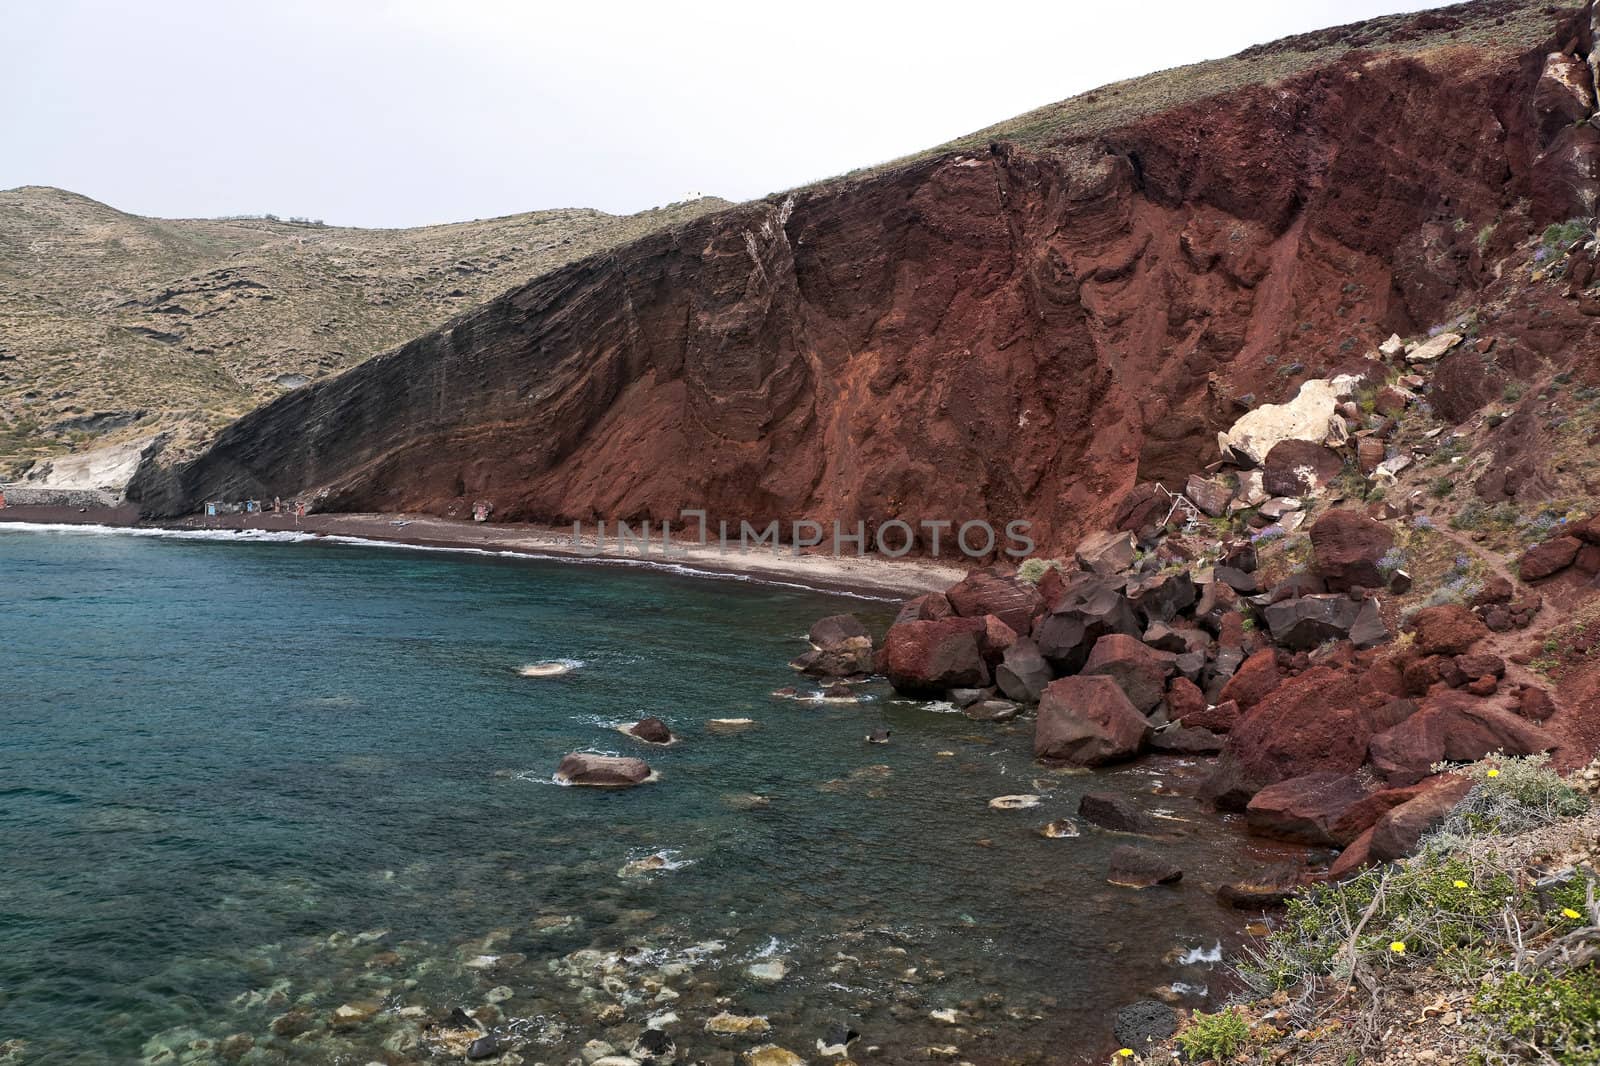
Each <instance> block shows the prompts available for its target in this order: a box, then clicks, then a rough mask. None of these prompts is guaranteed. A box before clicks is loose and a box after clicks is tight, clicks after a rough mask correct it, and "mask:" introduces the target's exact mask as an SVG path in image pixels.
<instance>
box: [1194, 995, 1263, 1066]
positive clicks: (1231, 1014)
mask: <svg viewBox="0 0 1600 1066" xmlns="http://www.w3.org/2000/svg"><path fill="white" fill-rule="evenodd" d="M1249 1042H1250V1025H1249V1023H1248V1022H1246V1021H1245V1020H1244V1015H1242V1014H1240V1013H1239V1011H1238V1010H1237V1009H1236V1008H1233V1007H1229V1008H1228V1009H1227V1010H1223V1011H1218V1012H1217V1013H1216V1014H1203V1013H1201V1012H1200V1011H1195V1012H1194V1017H1193V1019H1192V1020H1191V1021H1190V1022H1189V1026H1188V1028H1186V1029H1184V1031H1183V1032H1181V1033H1179V1034H1178V1046H1179V1047H1181V1048H1183V1053H1184V1054H1185V1055H1186V1056H1188V1057H1189V1059H1190V1060H1192V1061H1194V1062H1202V1061H1204V1060H1206V1059H1215V1060H1216V1061H1218V1062H1228V1061H1229V1060H1231V1059H1233V1058H1234V1057H1235V1056H1237V1055H1238V1054H1239V1053H1240V1052H1241V1051H1243V1050H1244V1049H1245V1046H1246V1045H1247V1044H1249Z"/></svg>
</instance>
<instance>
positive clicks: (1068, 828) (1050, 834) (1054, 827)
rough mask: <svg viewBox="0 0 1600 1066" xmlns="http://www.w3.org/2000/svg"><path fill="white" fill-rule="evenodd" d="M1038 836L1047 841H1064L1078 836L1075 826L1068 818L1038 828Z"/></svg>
mask: <svg viewBox="0 0 1600 1066" xmlns="http://www.w3.org/2000/svg"><path fill="white" fill-rule="evenodd" d="M1039 835H1040V836H1042V837H1045V838H1047V839H1049V840H1066V839H1069V838H1071V837H1075V836H1078V835H1079V833H1078V827H1077V825H1076V824H1075V823H1074V822H1073V821H1072V820H1071V819H1069V818H1057V819H1056V820H1055V821H1053V822H1046V823H1045V824H1044V825H1041V826H1040V827H1039Z"/></svg>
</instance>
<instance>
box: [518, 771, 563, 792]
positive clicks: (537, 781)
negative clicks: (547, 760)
mask: <svg viewBox="0 0 1600 1066" xmlns="http://www.w3.org/2000/svg"><path fill="white" fill-rule="evenodd" d="M511 780H513V781H526V782H527V783H529V784H531V785H560V786H561V787H562V788H565V787H567V782H565V781H557V780H556V779H555V775H554V774H552V773H551V772H550V771H549V770H518V771H516V772H515V773H513V774H511Z"/></svg>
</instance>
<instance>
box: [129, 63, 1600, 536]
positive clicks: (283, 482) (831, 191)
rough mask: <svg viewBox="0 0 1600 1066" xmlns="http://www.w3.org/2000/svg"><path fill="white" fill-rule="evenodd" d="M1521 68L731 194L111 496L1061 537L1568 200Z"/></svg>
mask: <svg viewBox="0 0 1600 1066" xmlns="http://www.w3.org/2000/svg"><path fill="white" fill-rule="evenodd" d="M1570 43H1572V44H1574V45H1575V46H1577V47H1580V48H1581V47H1582V42H1581V41H1578V40H1576V39H1574V41H1572V42H1570ZM1544 52H1545V50H1543V49H1541V50H1538V51H1537V52H1534V53H1527V54H1499V53H1495V52H1492V51H1485V50H1480V49H1476V48H1473V47H1469V46H1466V45H1460V46H1454V47H1450V48H1445V49H1437V50H1434V51H1432V52H1429V53H1427V54H1425V55H1424V56H1423V57H1421V58H1405V57H1385V56H1382V55H1373V54H1362V53H1350V54H1349V55H1347V56H1346V58H1345V59H1343V60H1341V61H1339V62H1337V63H1335V64H1333V65H1330V66H1326V67H1322V68H1318V69H1315V70H1312V71H1309V72H1307V73H1304V74H1301V75H1298V76H1296V77H1294V78H1292V79H1290V80H1288V81H1285V82H1282V83H1279V84H1274V85H1261V86H1255V87H1251V88H1248V89H1245V90H1242V91H1239V92H1235V93H1232V94H1229V95H1227V96H1224V97H1219V98H1213V99H1211V100H1208V101H1205V102H1203V103H1200V104H1194V105H1190V106H1185V107H1181V108H1175V109H1172V110H1169V111H1166V112H1162V113H1159V114H1157V115H1155V116H1153V117H1150V118H1147V119H1143V120H1140V121H1137V122H1134V123H1132V124H1130V125H1127V126H1125V127H1123V128H1120V129H1116V130H1114V131H1112V132H1110V133H1107V134H1104V135H1101V136H1097V137H1093V138H1086V139H1079V140H1076V141H1071V140H1069V141H1066V142H1063V143H1061V144H1058V145H1055V146H1052V147H1050V148H1048V149H1045V150H1036V149H1032V150H1025V149H1022V148H1018V147H1015V146H1011V145H1007V144H996V145H993V146H991V148H990V150H989V151H988V152H984V153H979V154H965V155H961V154H953V155H947V156H944V157H940V158H936V159H931V160H928V161H924V162H919V163H916V164H913V165H909V166H906V167H904V168H902V169H898V170H893V171H890V172H888V173H884V174H881V175H879V176H875V177H871V178H868V179H863V180H860V181H856V182H853V183H842V184H835V185H831V186H826V187H820V188H816V189H812V190H805V191H800V192H798V193H795V194H794V195H793V196H792V197H787V198H783V199H782V200H780V201H776V202H769V203H759V204H754V205H746V206H743V207H740V208H736V209H733V210H730V211H727V212H724V213H722V214H719V215H715V216H711V217H708V218H706V219H702V220H699V221H697V222H695V223H691V224H690V225H688V226H685V227H683V228H681V229H678V230H674V231H670V232H664V233H658V234H655V235H652V236H650V237H648V238H646V239H644V240H641V241H639V242H637V243H635V244H633V245H630V246H628V247H625V248H622V249H619V250H618V251H616V252H614V253H611V254H607V255H604V256H601V257H597V258H594V259H590V260H586V261H583V262H580V263H577V264H573V265H571V266H569V267H567V268H565V269H562V270H560V271H557V272H556V273H554V274H550V275H547V276H545V277H541V278H538V279H536V280H534V281H532V282H530V283H529V284H528V285H526V286H524V287H523V288H521V289H518V290H515V291H513V292H510V293H508V294H506V295H505V296H503V297H501V298H499V299H497V300H495V301H493V302H491V303H489V304H486V305H484V306H483V307H481V308H479V309H477V310H475V311H473V312H471V313H469V314H467V315H465V316H463V317H462V318H460V319H458V320H457V321H455V322H454V323H452V324H451V325H450V326H449V327H447V328H445V329H442V330H440V331H438V332H436V333H433V334H429V335H427V336H424V337H421V338H419V339H418V340H416V341H413V342H412V343H410V344H407V345H405V346H404V347H402V348H400V349H398V350H396V351H393V352H390V353H388V354H385V355H383V356H380V357H378V358H376V359H374V360H372V361H371V362H369V363H366V364H364V365H362V366H360V367H358V368H356V369H354V370H352V371H350V372H349V373H347V374H345V375H343V376H341V377H339V378H337V379H334V380H331V381H328V382H324V383H320V384H317V385H314V386H311V387H309V388H307V389H303V390H300V391H298V392H296V393H293V394H291V395H289V396H286V397H284V398H282V399H281V400H279V401H277V402H276V403H274V404H272V405H270V406H268V407H266V408H264V409H262V410H260V411H257V412H255V413H253V414H251V415H249V416H248V417H246V418H245V419H243V420H241V421H240V422H239V423H236V424H235V425H234V426H232V427H230V428H229V429H228V430H226V431H225V432H224V433H223V434H222V435H221V437H220V438H219V439H218V441H217V442H216V444H215V446H214V447H213V448H212V449H211V450H210V451H209V452H208V453H206V454H205V455H203V456H201V457H200V458H198V459H197V460H195V461H194V462H192V463H189V464H186V465H184V466H180V467H177V468H175V469H159V468H156V467H150V468H148V469H146V470H145V471H143V472H142V473H141V475H140V477H139V478H138V479H137V480H136V482H135V485H134V487H133V490H132V491H133V494H134V495H135V496H136V497H137V498H139V499H140V500H141V501H142V504H143V506H144V509H145V510H146V511H147V512H148V513H151V514H157V515H162V514H175V513H182V512H188V511H192V510H194V509H196V508H197V507H198V505H199V503H200V501H202V500H204V499H206V498H209V497H216V496H222V497H229V498H233V497H241V496H245V495H256V496H268V497H270V496H273V495H280V496H285V497H288V496H292V495H296V494H298V493H301V492H304V491H308V490H316V489H322V490H326V497H325V499H324V500H323V501H322V502H321V504H320V505H319V506H320V507H321V509H325V510H328V509H336V510H377V511H399V510H408V511H430V512H437V513H457V514H465V513H466V510H467V506H468V505H469V503H470V501H471V500H473V499H478V498H486V499H490V500H492V501H494V503H495V517H496V519H522V520H559V521H567V520H571V519H578V518H581V519H584V520H593V519H595V518H601V517H603V518H607V519H619V518H620V519H638V518H644V517H653V518H656V519H660V518H674V517H675V516H676V515H677V513H678V511H679V510H680V509H681V508H685V507H691V508H704V509H706V510H708V511H710V512H711V513H712V515H713V516H714V517H715V516H724V517H728V518H731V519H735V520H737V519H740V518H748V519H751V520H752V521H754V520H758V519H759V520H763V521H764V520H765V519H767V518H771V517H782V518H793V517H801V516H807V517H813V518H817V519H820V520H822V521H825V522H826V521H829V520H833V519H838V520H840V521H842V522H844V523H846V524H847V525H853V524H854V522H855V521H857V520H864V521H866V522H867V523H868V524H869V526H871V525H873V524H875V523H876V522H877V521H880V520H884V519H888V518H893V517H899V518H904V519H907V520H909V521H912V522H916V521H917V520H919V519H922V518H948V519H954V520H958V521H959V520H964V519H971V518H986V519H988V520H990V521H991V522H992V523H994V524H995V525H996V526H997V527H998V526H1000V525H1003V524H1004V523H1005V522H1007V521H1010V520H1012V519H1018V518H1020V519H1027V520H1030V521H1031V522H1032V523H1033V526H1034V535H1035V538H1036V539H1037V540H1039V541H1040V542H1041V544H1042V545H1043V546H1046V547H1062V546H1066V545H1069V544H1070V543H1071V542H1072V541H1073V540H1074V539H1075V538H1076V537H1077V535H1078V534H1080V533H1081V532H1083V531H1085V530H1088V529H1091V528H1094V527H1096V526H1100V525H1103V524H1104V523H1105V520H1106V518H1107V516H1108V514H1109V512H1110V510H1111V509H1112V508H1113V507H1114V506H1115V504H1116V502H1117V500H1118V498H1119V497H1120V496H1121V494H1122V493H1123V492H1125V491H1126V490H1127V489H1128V488H1129V487H1131V486H1132V485H1133V484H1134V483H1135V482H1136V481H1138V480H1149V479H1152V478H1157V479H1167V480H1169V481H1176V480H1180V479H1181V478H1182V477H1183V476H1184V475H1186V474H1187V473H1188V472H1190V471H1192V470H1194V469H1196V468H1197V467H1198V466H1200V465H1202V464H1204V463H1205V462H1208V461H1210V460H1211V459H1212V458H1214V457H1215V442H1214V433H1215V430H1216V429H1217V428H1219V427H1222V426H1225V425H1227V424H1228V423H1230V422H1231V421H1232V420H1233V419H1234V418H1235V417H1237V414H1238V413H1239V408H1238V407H1236V406H1235V404H1234V400H1235V399H1237V398H1239V397H1241V396H1243V395H1244V394H1253V395H1254V397H1255V399H1256V401H1257V402H1265V401H1268V400H1276V399H1281V398H1283V397H1284V396H1286V395H1288V394H1289V393H1291V392H1292V391H1293V389H1294V387H1295V385H1296V384H1297V383H1298V381H1299V380H1302V379H1303V378H1305V377H1307V376H1313V375H1320V374H1323V373H1328V372H1333V371H1337V370H1339V369H1341V368H1348V367H1352V366H1355V365H1356V364H1358V363H1359V362H1360V360H1361V358H1362V356H1363V354H1364V353H1365V352H1368V351H1370V350H1372V348H1373V347H1374V346H1375V345H1376V342H1377V341H1378V340H1380V339H1382V338H1383V337H1385V336H1387V335H1388V333H1389V332H1390V331H1399V332H1401V333H1407V332H1417V331H1419V330H1421V329H1424V328H1426V327H1427V326H1429V325H1431V324H1433V323H1434V322H1436V321H1439V320H1441V319H1443V317H1444V316H1445V315H1446V314H1447V310H1448V308H1449V307H1450V306H1451V305H1452V303H1453V302H1456V301H1459V300H1460V299H1461V298H1462V296H1463V294H1465V295H1467V296H1470V294H1471V293H1472V292H1474V291H1475V290H1477V289H1479V288H1480V287H1481V286H1483V285H1485V284H1486V283H1487V282H1488V281H1489V280H1490V271H1491V267H1490V265H1489V264H1490V263H1491V262H1492V261H1493V259H1494V258H1495V256H1496V253H1497V252H1498V253H1503V252H1504V251H1506V250H1508V249H1509V248H1510V246H1511V245H1512V244H1513V243H1514V242H1515V241H1516V240H1518V239H1521V238H1522V237H1524V236H1526V235H1527V233H1529V232H1530V231H1531V230H1532V229H1534V228H1536V227H1539V226H1542V225H1544V224H1545V223H1546V222H1548V221H1551V220H1554V219H1559V218H1566V217H1568V216H1570V215H1574V214H1577V213H1579V212H1580V211H1586V210H1590V209H1592V206H1593V195H1594V188H1595V182H1594V180H1593V178H1592V176H1591V175H1592V171H1593V154H1592V152H1591V147H1592V146H1591V144H1590V142H1591V140H1592V139H1593V130H1592V129H1591V128H1590V127H1588V126H1582V127H1578V126H1575V125H1574V124H1573V123H1571V122H1569V121H1562V122H1557V121H1550V120H1548V115H1549V114H1550V113H1551V109H1552V108H1557V109H1558V108H1559V106H1560V101H1557V102H1556V104H1551V103H1550V101H1549V100H1548V99H1545V100H1544V102H1543V103H1542V104H1541V103H1540V102H1539V99H1540V97H1539V94H1540V92H1541V91H1546V90H1548V86H1547V85H1546V84H1545V83H1544V82H1541V78H1540V75H1541V72H1542V70H1543V69H1544V60H1545V56H1544ZM1580 66H1581V64H1580ZM1548 95H1549V94H1548V92H1547V91H1546V97H1548ZM1541 108H1542V110H1541ZM1585 131H1587V132H1585ZM1490 222H1495V223H1497V224H1496V225H1495V228H1494V231H1493V234H1492V235H1491V236H1490V237H1489V238H1488V239H1487V240H1486V241H1483V242H1480V240H1479V239H1478V232H1479V230H1480V229H1481V228H1482V227H1483V226H1484V225H1485V224H1487V223H1490Z"/></svg>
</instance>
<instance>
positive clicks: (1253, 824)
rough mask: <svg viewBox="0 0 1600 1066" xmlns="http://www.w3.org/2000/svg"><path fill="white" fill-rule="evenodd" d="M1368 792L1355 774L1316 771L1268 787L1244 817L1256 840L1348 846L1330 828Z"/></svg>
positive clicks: (1365, 785) (1347, 840) (1366, 787)
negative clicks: (1269, 839) (1266, 838)
mask: <svg viewBox="0 0 1600 1066" xmlns="http://www.w3.org/2000/svg"><path fill="white" fill-rule="evenodd" d="M1371 791H1372V788H1371V786H1370V785H1368V784H1367V783H1366V782H1365V781H1363V780H1362V779H1361V778H1360V777H1359V776H1358V775H1356V774H1340V773H1333V772H1330V771H1322V770H1319V771H1316V772H1314V773H1309V774H1302V775H1301V776H1299V777H1291V778H1289V779H1288V780H1287V781H1279V782H1278V783H1277V784H1275V785H1268V786H1267V787H1266V788H1264V789H1262V790H1261V791H1260V792H1257V793H1256V794H1255V796H1254V797H1252V798H1251V800H1250V803H1249V804H1248V805H1247V806H1246V807H1245V817H1246V820H1247V822H1248V823H1249V827H1250V832H1252V833H1254V834H1256V835H1257V836H1264V837H1272V838H1273V839H1275V840H1289V841H1293V842H1295V843H1298V844H1311V845H1314V846H1330V847H1331V846H1334V845H1337V844H1341V843H1348V842H1349V838H1348V837H1346V838H1345V839H1344V840H1339V839H1337V838H1336V837H1335V836H1334V833H1333V825H1334V823H1335V822H1337V821H1338V820H1339V818H1340V817H1341V816H1342V815H1343V814H1344V813H1345V812H1346V811H1348V810H1349V809H1350V808H1351V807H1354V806H1355V805H1356V804H1358V803H1360V802H1361V801H1362V800H1364V799H1366V798H1367V796H1368V795H1369V794H1370V793H1371Z"/></svg>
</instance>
